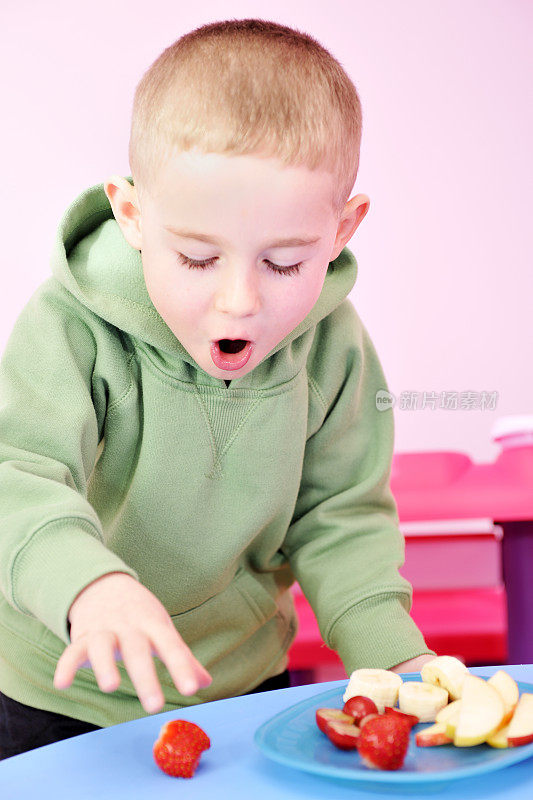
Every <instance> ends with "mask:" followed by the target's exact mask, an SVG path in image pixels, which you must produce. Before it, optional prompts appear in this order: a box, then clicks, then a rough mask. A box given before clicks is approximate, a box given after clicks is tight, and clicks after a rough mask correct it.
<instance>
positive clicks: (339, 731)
mask: <svg viewBox="0 0 533 800" xmlns="http://www.w3.org/2000/svg"><path fill="white" fill-rule="evenodd" d="M326 736H327V737H328V739H329V740H330V742H332V743H333V744H334V745H335V747H339V748H340V749H341V750H355V748H356V747H357V738H358V736H359V728H358V727H357V725H354V724H353V722H337V721H335V720H330V721H329V722H328V724H327V725H326Z"/></svg>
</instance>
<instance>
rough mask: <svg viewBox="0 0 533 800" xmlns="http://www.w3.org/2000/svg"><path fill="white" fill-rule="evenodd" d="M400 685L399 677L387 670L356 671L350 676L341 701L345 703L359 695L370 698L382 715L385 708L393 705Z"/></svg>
mask: <svg viewBox="0 0 533 800" xmlns="http://www.w3.org/2000/svg"><path fill="white" fill-rule="evenodd" d="M402 683H403V681H402V679H401V678H400V676H399V675H398V674H397V673H396V672H391V671H390V670H388V669H370V668H369V669H356V670H355V671H354V672H352V674H351V675H350V680H349V683H348V686H347V688H346V691H345V693H344V696H343V700H344V702H346V701H347V700H349V699H350V697H355V696H356V695H359V694H360V695H362V696H363V697H370V699H371V700H373V701H374V703H375V704H376V706H377V707H378V711H379V713H380V714H382V713H383V712H384V710H385V706H394V705H395V703H396V700H397V699H398V690H399V689H400V687H401V685H402Z"/></svg>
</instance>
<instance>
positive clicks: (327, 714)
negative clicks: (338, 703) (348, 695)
mask: <svg viewBox="0 0 533 800" xmlns="http://www.w3.org/2000/svg"><path fill="white" fill-rule="evenodd" d="M315 719H316V724H317V725H318V727H319V728H320V730H321V731H322V733H326V726H327V724H328V722H330V720H335V722H347V723H349V724H350V725H353V717H350V716H349V715H348V714H344V713H343V712H342V711H341V710H340V708H317V710H316V714H315Z"/></svg>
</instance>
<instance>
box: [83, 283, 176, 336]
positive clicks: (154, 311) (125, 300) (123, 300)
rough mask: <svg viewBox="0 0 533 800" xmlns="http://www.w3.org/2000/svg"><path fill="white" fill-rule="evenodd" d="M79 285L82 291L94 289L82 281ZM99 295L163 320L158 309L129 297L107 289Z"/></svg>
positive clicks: (100, 290)
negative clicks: (148, 306)
mask: <svg viewBox="0 0 533 800" xmlns="http://www.w3.org/2000/svg"><path fill="white" fill-rule="evenodd" d="M77 283H78V286H79V287H80V289H83V290H84V291H91V289H92V288H93V287H92V286H91V285H90V284H87V283H82V282H81V281H78V282H77ZM98 293H99V294H103V295H105V297H109V298H111V299H112V300H114V301H115V302H116V301H117V299H118V300H119V301H120V303H124V304H125V305H127V306H135V307H136V308H138V309H139V311H141V312H142V313H143V314H149V315H150V316H151V317H157V318H159V319H160V318H161V315H160V314H159V312H158V311H157V309H155V308H147V307H146V306H144V305H143V304H142V303H139V302H138V301H137V300H131V299H130V298H129V297H122V296H118V295H116V294H112V293H111V292H106V291H105V289H98ZM97 313H98V312H97ZM98 316H100V314H98ZM100 318H101V319H104V318H103V317H101V316H100ZM115 327H118V326H117V325H115ZM120 330H123V328H120Z"/></svg>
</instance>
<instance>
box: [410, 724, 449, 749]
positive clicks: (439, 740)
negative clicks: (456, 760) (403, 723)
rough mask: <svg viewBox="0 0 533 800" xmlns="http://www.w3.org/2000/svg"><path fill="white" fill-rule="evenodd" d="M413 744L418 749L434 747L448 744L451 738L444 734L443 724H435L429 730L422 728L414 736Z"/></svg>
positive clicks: (444, 727) (444, 725)
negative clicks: (415, 744)
mask: <svg viewBox="0 0 533 800" xmlns="http://www.w3.org/2000/svg"><path fill="white" fill-rule="evenodd" d="M415 742H416V743H417V745H418V747H434V746H435V745H438V744H450V742H453V738H452V737H451V736H448V734H447V733H446V724H445V723H444V722H436V723H435V724H434V725H430V726H429V728H424V730H423V731H419V732H418V733H416V734H415Z"/></svg>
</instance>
